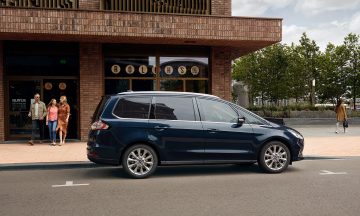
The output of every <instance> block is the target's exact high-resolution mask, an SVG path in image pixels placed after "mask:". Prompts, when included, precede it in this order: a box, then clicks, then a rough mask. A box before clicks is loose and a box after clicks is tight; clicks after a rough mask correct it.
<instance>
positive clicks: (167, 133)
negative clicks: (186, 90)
mask: <svg viewBox="0 0 360 216" xmlns="http://www.w3.org/2000/svg"><path fill="white" fill-rule="evenodd" d="M149 128H150V136H151V137H152V138H153V139H154V141H155V142H156V143H157V145H158V146H159V147H160V148H161V149H162V152H165V159H164V161H163V162H162V163H163V164H166V163H167V164H186V163H202V162H203V160H202V155H203V154H204V139H203V133H204V131H203V128H202V125H201V122H200V121H199V114H198V111H196V110H195V109H194V98H193V97H180V96H171V97H169V96H156V97H154V98H153V103H152V110H151V115H150V119H149Z"/></svg>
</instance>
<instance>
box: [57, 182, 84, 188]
mask: <svg viewBox="0 0 360 216" xmlns="http://www.w3.org/2000/svg"><path fill="white" fill-rule="evenodd" d="M88 185H90V184H88V183H86V184H74V183H73V181H66V182H65V184H64V185H52V186H51V187H76V186H88Z"/></svg>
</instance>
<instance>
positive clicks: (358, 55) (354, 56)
mask: <svg viewBox="0 0 360 216" xmlns="http://www.w3.org/2000/svg"><path fill="white" fill-rule="evenodd" d="M344 46H345V48H346V55H347V65H346V66H347V71H348V73H347V81H348V84H349V90H350V92H351V96H352V98H353V102H354V110H355V109H356V97H357V96H358V95H359V93H360V92H359V86H360V69H359V68H360V65H359V64H360V41H359V35H355V34H349V35H347V36H346V37H345V40H344Z"/></svg>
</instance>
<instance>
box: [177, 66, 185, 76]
mask: <svg viewBox="0 0 360 216" xmlns="http://www.w3.org/2000/svg"><path fill="white" fill-rule="evenodd" d="M178 72H179V74H180V75H185V74H186V67H185V66H180V67H179V68H178Z"/></svg>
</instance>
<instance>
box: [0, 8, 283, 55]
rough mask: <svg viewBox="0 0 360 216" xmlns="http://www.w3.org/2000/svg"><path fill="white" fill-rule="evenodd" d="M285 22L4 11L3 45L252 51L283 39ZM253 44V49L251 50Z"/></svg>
mask: <svg viewBox="0 0 360 216" xmlns="http://www.w3.org/2000/svg"><path fill="white" fill-rule="evenodd" d="M281 22H282V20H281V19H260V18H243V17H219V16H190V15H168V14H147V13H113V12H101V11H74V10H45V9H26V10H25V9H19V8H17V9H14V8H0V40H5V39H13V40H22V39H39V38H41V39H42V40H65V39H66V40H72V41H73V40H78V41H84V40H86V41H98V42H100V41H103V42H124V43H126V42H130V43H131V42H132V43H162V44H163V43H166V44H186V43H191V44H197V45H207V46H232V47H245V48H251V47H252V44H262V45H265V46H266V45H270V44H273V43H276V42H278V41H280V40H281ZM249 44H250V45H249Z"/></svg>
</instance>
